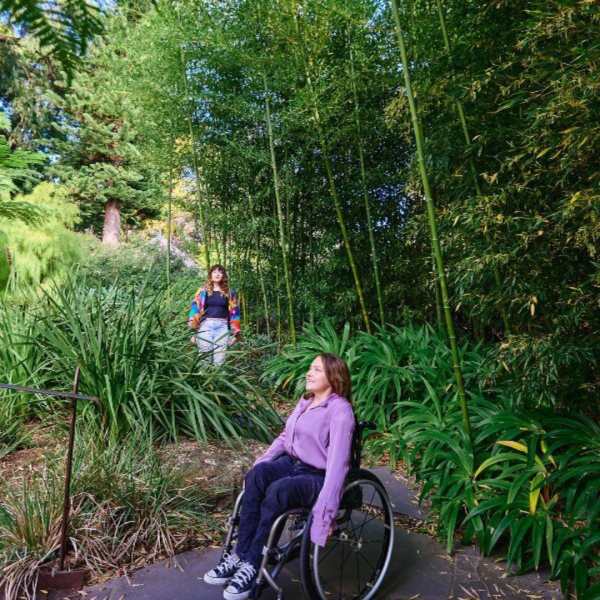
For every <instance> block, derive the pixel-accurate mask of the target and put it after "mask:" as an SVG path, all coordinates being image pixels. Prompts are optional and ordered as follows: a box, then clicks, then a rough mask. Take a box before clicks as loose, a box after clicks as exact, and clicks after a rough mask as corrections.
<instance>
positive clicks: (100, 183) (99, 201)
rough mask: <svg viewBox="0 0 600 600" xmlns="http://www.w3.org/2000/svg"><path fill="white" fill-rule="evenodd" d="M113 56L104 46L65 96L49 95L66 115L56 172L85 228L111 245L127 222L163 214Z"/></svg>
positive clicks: (56, 144)
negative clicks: (116, 81) (114, 73)
mask: <svg viewBox="0 0 600 600" xmlns="http://www.w3.org/2000/svg"><path fill="white" fill-rule="evenodd" d="M111 54H112V51H111V49H110V48H107V47H103V46H102V45H99V47H98V48H97V49H96V61H95V62H96V64H95V66H94V67H93V68H91V69H90V70H89V71H86V72H80V73H79V74H78V75H77V76H76V78H75V80H74V81H73V84H72V86H71V87H69V88H67V85H66V82H63V83H62V85H63V86H64V95H62V96H60V95H58V94H57V93H53V92H49V93H48V98H49V99H50V100H51V101H52V102H53V103H54V104H55V105H56V106H58V107H60V109H61V111H62V112H63V114H64V118H63V120H61V121H60V122H59V123H57V124H56V129H57V130H58V131H59V133H60V134H61V137H60V138H57V139H56V140H55V141H54V148H55V150H56V151H57V153H58V154H59V155H60V161H59V163H58V164H57V165H56V167H55V168H54V169H53V171H54V173H55V174H56V175H57V176H58V177H59V178H60V180H61V182H63V183H64V186H65V189H66V190H67V193H68V194H69V195H70V197H71V198H73V199H74V200H76V201H77V203H78V204H79V206H80V208H81V215H82V226H83V227H93V228H94V229H95V230H101V231H102V240H103V243H105V244H117V243H118V242H119V237H120V232H121V223H122V221H124V222H125V223H127V224H135V223H136V222H139V220H140V219H142V218H147V217H150V216H152V215H156V214H158V211H159V209H160V203H159V198H160V197H161V194H158V193H157V189H156V183H155V181H156V178H155V175H154V174H153V173H152V171H151V170H150V169H149V168H147V166H145V165H144V163H143V160H142V157H141V155H140V153H139V151H138V150H137V148H136V141H137V140H138V138H139V133H138V132H137V131H136V129H135V128H134V127H133V126H132V125H131V123H130V122H129V120H128V118H127V117H126V116H125V115H124V112H123V110H122V109H121V106H122V98H120V97H119V94H118V93H116V91H115V89H114V86H113V85H112V82H111V74H110V72H109V71H108V70H107V68H106V61H108V62H109V63H110V60H111V59H112V60H118V58H117V57H116V56H114V55H112V56H111ZM103 61H104V64H103Z"/></svg>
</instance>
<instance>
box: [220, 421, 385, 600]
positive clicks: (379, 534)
mask: <svg viewBox="0 0 600 600" xmlns="http://www.w3.org/2000/svg"><path fill="white" fill-rule="evenodd" d="M374 428H375V426H374V425H373V424H372V423H368V422H364V421H360V422H358V423H357V426H356V429H355V432H354V438H353V441H352V450H351V461H350V465H351V466H350V471H349V472H348V475H347V477H346V481H345V487H344V492H343V494H342V499H341V502H340V507H339V510H338V513H337V515H336V518H335V522H336V525H337V531H336V532H335V533H333V535H331V536H330V538H329V540H328V541H327V544H326V546H325V547H324V548H321V547H320V546H317V545H315V544H313V543H312V542H311V540H310V527H311V523H312V516H311V511H310V510H308V509H294V510H289V511H287V512H285V513H284V514H282V515H281V516H280V517H278V518H277V520H276V521H275V523H274V524H273V527H272V528H271V532H270V534H269V540H268V542H267V545H266V546H265V547H264V548H263V559H262V563H261V565H260V569H259V572H258V577H257V579H256V581H255V583H254V585H253V588H252V592H251V594H250V598H251V599H254V600H256V599H258V598H259V597H260V595H261V593H262V592H263V590H264V589H265V588H266V587H267V585H269V586H270V587H271V588H273V589H274V590H275V592H276V593H277V600H284V590H283V588H282V587H281V586H279V585H278V584H277V581H276V580H277V577H278V575H279V573H280V572H281V570H282V569H283V567H284V565H285V563H286V562H287V561H288V560H290V559H291V558H293V557H296V556H297V555H298V554H299V555H300V573H301V580H302V586H303V588H304V592H305V594H306V597H307V598H309V600H336V599H337V600H347V599H351V598H352V599H357V600H370V599H371V598H374V597H375V594H376V592H377V590H378V588H379V587H380V585H381V582H382V581H383V579H384V577H385V574H386V571H387V569H388V567H389V564H390V560H391V557H392V549H393V545H394V513H393V508H392V504H391V502H390V499H389V496H388V494H387V492H386V490H385V487H384V486H383V484H382V483H381V481H380V480H379V479H378V478H377V477H376V476H375V475H373V474H372V473H371V472H369V471H367V470H365V469H361V468H360V461H361V451H362V438H363V433H364V432H365V431H367V430H369V429H374ZM243 496H244V492H243V491H242V492H241V493H240V494H239V495H238V497H237V499H236V502H235V505H234V508H233V512H232V514H231V516H230V517H229V519H228V522H227V524H228V531H227V535H226V537H225V542H224V544H223V551H222V555H223V553H225V552H228V553H231V552H232V549H233V542H234V541H235V539H236V538H237V531H236V529H237V527H238V525H239V521H240V511H241V510H242V499H243ZM222 555H221V556H222Z"/></svg>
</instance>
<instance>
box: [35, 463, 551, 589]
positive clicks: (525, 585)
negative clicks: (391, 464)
mask: <svg viewBox="0 0 600 600" xmlns="http://www.w3.org/2000/svg"><path fill="white" fill-rule="evenodd" d="M374 471H375V473H376V474H377V475H378V476H379V477H380V479H382V481H384V483H385V484H386V488H387V490H388V492H389V494H390V497H391V498H392V503H393V505H394V510H395V512H397V513H398V514H399V515H405V516H407V517H409V518H411V519H413V520H414V519H425V518H426V514H425V513H424V512H423V511H422V510H421V509H420V508H419V506H418V503H417V500H416V493H415V492H414V491H413V490H411V488H410V483H409V482H407V481H406V480H403V479H397V478H396V477H394V476H393V475H390V474H389V472H388V470H387V469H385V468H380V469H374ZM401 520H402V517H401V518H400V521H401ZM219 553H220V550H219V549H218V548H207V549H204V550H201V551H190V552H186V553H184V554H180V555H179V556H177V557H176V559H171V560H169V561H163V562H161V563H158V564H155V565H152V566H150V567H148V568H144V569H141V570H140V571H137V572H136V573H134V574H133V575H131V576H130V577H129V578H125V577H121V578H119V579H114V580H112V581H110V582H107V583H105V584H102V585H99V586H95V587H90V588H87V589H86V590H85V591H84V592H85V595H84V596H80V595H79V594H77V595H75V596H72V597H78V598H83V599H84V600H220V599H221V598H222V597H223V590H222V588H221V587H218V586H209V585H206V584H205V583H204V582H203V581H202V576H203V575H204V573H205V572H206V571H208V570H209V569H211V568H212V567H213V566H214V564H215V563H216V562H217V560H218V558H219ZM299 569H300V566H299V561H298V560H295V561H292V562H290V563H289V564H288V565H287V566H286V567H285V568H284V570H283V571H282V573H281V575H280V579H279V581H280V582H281V583H282V584H283V587H284V589H285V598H286V600H304V598H305V596H304V593H303V591H302V586H301V584H300V574H299ZM544 575H545V576H546V577H547V573H544V574H541V575H538V574H535V573H534V574H528V575H525V576H520V577H506V574H505V571H504V569H503V567H502V566H501V565H499V564H496V563H494V562H493V561H491V560H488V559H483V558H481V557H479V555H478V553H477V550H476V549H475V548H472V547H463V548H460V549H459V550H458V551H457V552H456V553H455V554H454V556H453V557H450V556H448V555H447V554H446V552H445V549H444V548H443V547H442V546H441V545H440V544H439V543H437V542H436V541H435V540H433V539H432V538H430V537H429V536H427V535H423V534H419V533H411V532H408V531H406V530H405V529H404V528H401V527H399V526H397V527H396V535H395V543H394V554H393V557H392V563H391V566H390V569H389V571H388V575H387V577H386V580H385V581H384V583H383V585H382V587H381V588H380V591H379V593H378V595H377V598H378V599H379V600H445V599H450V598H452V599H454V600H467V599H469V600H470V599H477V600H502V599H505V598H510V599H515V600H516V599H521V598H522V599H523V600H553V599H554V600H560V599H561V595H560V592H559V591H558V586H557V585H556V584H553V583H546V582H545V581H544V579H545V577H544ZM65 597H67V596H66V595H65V593H64V592H63V593H60V594H57V595H54V594H52V596H51V597H50V599H49V600H62V598H65ZM46 598H48V596H46ZM275 598H276V595H275V594H274V593H273V591H272V590H270V589H267V590H266V591H265V592H264V594H263V595H262V596H261V599H264V600H275Z"/></svg>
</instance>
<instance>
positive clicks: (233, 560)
mask: <svg viewBox="0 0 600 600" xmlns="http://www.w3.org/2000/svg"><path fill="white" fill-rule="evenodd" d="M238 561H239V559H238V557H237V556H236V555H235V554H228V553H225V554H224V555H223V558H222V559H221V562H220V563H219V568H220V569H226V570H229V569H232V568H233V567H235V565H236V564H237V563H238Z"/></svg>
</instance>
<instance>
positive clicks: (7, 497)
mask: <svg viewBox="0 0 600 600" xmlns="http://www.w3.org/2000/svg"><path fill="white" fill-rule="evenodd" d="M73 475H74V477H73V481H72V495H71V500H72V510H71V517H70V528H69V540H70V543H71V545H72V546H73V548H74V549H75V555H74V557H71V558H70V560H74V561H75V562H76V563H77V564H81V563H83V564H85V565H86V566H87V567H88V568H89V569H90V570H91V571H93V572H95V573H97V574H99V573H105V572H106V571H108V570H110V569H114V568H116V567H118V566H126V565H129V564H131V563H133V562H135V561H136V560H137V559H139V557H140V556H142V555H143V556H144V559H145V560H153V559H158V558H160V557H162V556H171V555H173V554H174V553H175V551H176V549H177V548H180V547H181V546H182V545H183V544H186V543H193V542H194V540H197V539H206V535H207V530H210V529H212V528H213V525H212V524H211V521H210V518H209V517H208V516H206V515H205V513H204V505H203V503H202V493H201V490H200V489H199V488H197V487H192V486H189V485H187V484H186V483H185V480H184V476H185V474H184V473H183V472H181V471H179V470H176V469H174V468H173V465H172V464H171V463H170V462H169V461H166V460H165V459H164V457H163V456H162V455H161V453H160V450H158V451H157V450H155V449H154V448H153V447H152V445H151V444H150V443H148V439H147V438H146V437H145V436H144V435H143V431H142V432H140V433H139V434H137V435H135V434H134V435H132V436H130V437H128V438H126V439H123V440H120V441H117V442H115V441H114V440H111V439H110V437H109V436H105V435H102V434H101V433H100V432H99V431H98V430H97V429H90V428H83V430H81V429H80V434H79V435H78V439H77V442H76V453H75V460H74V470H73ZM63 482H64V455H62V454H61V455H60V456H57V457H55V458H54V459H53V460H50V462H49V463H48V465H47V467H46V468H45V469H44V470H43V471H41V472H37V473H36V472H27V473H25V474H24V477H23V479H22V487H21V489H17V490H15V489H11V488H9V487H8V486H7V485H6V484H4V485H3V486H2V494H1V495H0V568H1V569H2V573H3V581H4V583H5V585H6V594H7V597H8V598H16V597H17V596H20V595H23V594H24V595H26V596H27V597H33V595H34V594H33V590H34V589H35V585H36V582H37V578H38V575H39V573H40V571H41V570H42V569H51V568H55V567H56V561H57V558H58V552H59V546H60V524H61V511H62V486H63ZM17 591H19V593H17Z"/></svg>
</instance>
